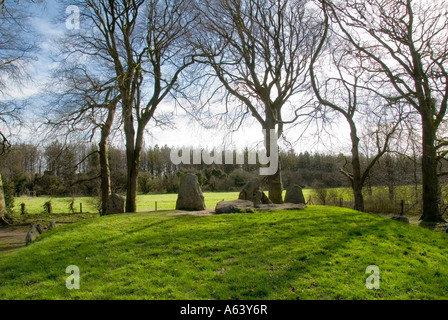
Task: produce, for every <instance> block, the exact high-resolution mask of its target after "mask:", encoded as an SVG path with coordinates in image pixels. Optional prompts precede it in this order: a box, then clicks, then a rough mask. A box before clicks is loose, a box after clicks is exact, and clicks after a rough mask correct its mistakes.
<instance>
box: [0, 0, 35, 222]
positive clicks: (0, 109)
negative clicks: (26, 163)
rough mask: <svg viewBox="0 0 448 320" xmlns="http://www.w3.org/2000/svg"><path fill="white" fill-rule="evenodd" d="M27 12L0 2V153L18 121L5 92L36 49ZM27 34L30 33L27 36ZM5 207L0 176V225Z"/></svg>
mask: <svg viewBox="0 0 448 320" xmlns="http://www.w3.org/2000/svg"><path fill="white" fill-rule="evenodd" d="M28 18H29V15H28V11H27V10H26V7H25V4H24V3H22V4H20V3H14V4H12V3H5V1H2V2H1V3H0V25H1V27H0V99H1V100H0V124H1V125H0V154H3V153H5V152H6V151H7V150H8V149H9V148H10V147H11V144H10V141H9V139H8V132H7V131H8V129H9V125H10V124H11V123H12V122H14V121H17V120H19V119H20V109H21V108H20V106H19V105H18V104H17V103H16V102H14V101H12V100H10V99H8V98H7V97H8V91H11V90H12V89H18V88H19V87H20V85H21V84H22V81H23V80H24V78H25V77H26V76H27V63H28V62H29V61H30V60H32V59H33V55H32V53H33V52H34V51H35V50H36V45H35V39H33V38H31V36H30V34H31V33H32V30H31V28H30V27H29V24H28ZM28 33H30V34H28ZM5 214H6V206H5V201H4V194H3V184H2V182H1V175H0V222H2V221H3V222H7V221H6V218H5Z"/></svg>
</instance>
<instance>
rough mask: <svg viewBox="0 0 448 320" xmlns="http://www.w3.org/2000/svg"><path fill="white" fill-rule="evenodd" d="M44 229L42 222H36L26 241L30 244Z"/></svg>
mask: <svg viewBox="0 0 448 320" xmlns="http://www.w3.org/2000/svg"><path fill="white" fill-rule="evenodd" d="M43 231H44V228H43V226H42V225H41V224H39V223H35V224H33V225H32V226H31V228H30V230H29V231H28V233H27V234H26V237H25V243H26V245H28V244H29V243H31V242H33V241H34V240H36V239H37V237H38V236H40V234H41V233H42V232H43Z"/></svg>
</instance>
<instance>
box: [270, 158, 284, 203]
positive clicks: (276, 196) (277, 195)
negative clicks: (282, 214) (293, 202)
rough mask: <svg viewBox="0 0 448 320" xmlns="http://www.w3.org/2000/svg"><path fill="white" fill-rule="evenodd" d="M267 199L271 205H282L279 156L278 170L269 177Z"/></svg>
mask: <svg viewBox="0 0 448 320" xmlns="http://www.w3.org/2000/svg"><path fill="white" fill-rule="evenodd" d="M269 199H270V200H271V201H272V202H273V203H277V204H281V203H283V183H282V169H281V164H280V156H279V158H278V170H277V172H276V173H275V174H274V175H272V176H270V177H269Z"/></svg>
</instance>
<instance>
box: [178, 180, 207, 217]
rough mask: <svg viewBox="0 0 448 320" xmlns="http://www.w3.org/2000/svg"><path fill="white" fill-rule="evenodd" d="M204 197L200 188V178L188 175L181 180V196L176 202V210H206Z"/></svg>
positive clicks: (179, 195)
mask: <svg viewBox="0 0 448 320" xmlns="http://www.w3.org/2000/svg"><path fill="white" fill-rule="evenodd" d="M205 208H206V207H205V202H204V196H203V195H202V190H201V187H200V186H199V182H198V177H197V176H196V175H194V174H192V173H186V174H184V175H183V176H182V178H181V179H180V186H179V194H178V196H177V201H176V210H189V211H200V210H205Z"/></svg>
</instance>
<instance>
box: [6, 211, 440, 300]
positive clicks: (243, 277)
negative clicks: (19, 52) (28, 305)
mask: <svg viewBox="0 0 448 320" xmlns="http://www.w3.org/2000/svg"><path fill="white" fill-rule="evenodd" d="M447 257H448V238H447V237H446V235H444V234H440V233H436V232H433V231H430V230H427V229H424V228H420V227H417V226H412V225H406V224H403V223H400V222H396V221H393V220H390V219H385V218H382V217H379V216H375V215H371V214H366V213H360V212H356V211H353V210H350V209H344V208H335V207H321V206H309V207H308V208H307V209H305V210H301V211H278V212H262V213H254V214H226V215H211V216H189V215H174V214H172V212H159V213H136V214H123V215H113V216H107V217H96V218H90V219H86V220H83V221H80V222H76V223H74V224H70V225H65V226H60V227H58V228H56V229H55V230H52V231H48V232H47V233H44V234H43V235H42V236H41V237H40V238H39V239H38V240H37V241H36V242H34V243H33V244H31V245H30V246H28V247H24V248H21V249H19V250H17V251H16V252H14V253H12V254H10V255H8V256H6V257H4V258H3V259H1V260H0V275H1V277H0V299H447V298H448V264H447V263H446V262H447ZM69 265H76V266H78V267H79V270H80V289H79V290H68V289H67V288H66V287H65V281H66V278H67V277H68V276H69V275H68V274H66V273H65V270H66V267H67V266H69ZM369 265H376V266H378V267H379V269H380V279H381V280H380V289H379V290H368V289H366V286H365V281H366V279H367V277H368V276H369V274H366V273H365V270H366V268H367V266H369Z"/></svg>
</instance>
